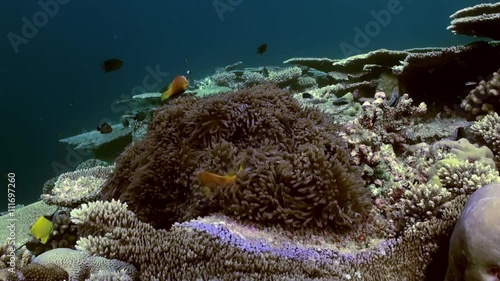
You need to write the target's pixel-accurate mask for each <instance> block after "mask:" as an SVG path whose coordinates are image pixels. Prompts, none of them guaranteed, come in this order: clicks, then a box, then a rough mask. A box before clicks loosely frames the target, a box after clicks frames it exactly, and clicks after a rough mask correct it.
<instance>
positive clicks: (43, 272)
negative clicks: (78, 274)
mask: <svg viewBox="0 0 500 281" xmlns="http://www.w3.org/2000/svg"><path fill="white" fill-rule="evenodd" d="M21 273H22V277H21V278H20V279H21V280H30V281H66V280H68V278H69V276H68V273H67V272H66V271H65V270H64V269H62V268H61V267H59V266H58V265H56V264H53V263H48V264H46V265H40V264H36V263H31V264H28V265H26V266H24V267H23V268H22V269H21ZM23 278H25V279H23Z"/></svg>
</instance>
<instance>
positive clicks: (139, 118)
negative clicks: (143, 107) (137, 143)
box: [134, 111, 146, 121]
mask: <svg viewBox="0 0 500 281" xmlns="http://www.w3.org/2000/svg"><path fill="white" fill-rule="evenodd" d="M144 119H146V113H145V112H144V111H141V112H139V113H137V114H136V115H134V120H135V121H142V120H144Z"/></svg>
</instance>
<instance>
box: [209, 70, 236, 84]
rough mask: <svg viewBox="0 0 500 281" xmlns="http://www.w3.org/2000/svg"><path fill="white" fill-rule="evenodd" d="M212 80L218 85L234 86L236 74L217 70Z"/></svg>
mask: <svg viewBox="0 0 500 281" xmlns="http://www.w3.org/2000/svg"><path fill="white" fill-rule="evenodd" d="M212 80H213V81H214V83H215V84H216V85H218V86H224V87H234V84H235V80H236V74H234V73H231V72H225V71H222V72H216V73H215V74H214V75H212Z"/></svg>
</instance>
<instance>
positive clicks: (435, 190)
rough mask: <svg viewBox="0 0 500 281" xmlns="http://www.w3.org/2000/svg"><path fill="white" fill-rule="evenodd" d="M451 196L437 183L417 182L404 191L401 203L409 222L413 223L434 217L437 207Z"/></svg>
mask: <svg viewBox="0 0 500 281" xmlns="http://www.w3.org/2000/svg"><path fill="white" fill-rule="evenodd" d="M451 198H452V196H451V193H450V192H449V191H448V190H446V189H445V188H443V187H441V186H439V185H437V184H428V185H426V184H418V185H412V186H410V189H408V190H406V191H405V193H404V195H403V197H402V198H401V204H402V209H403V212H404V215H405V216H406V218H409V221H410V222H409V223H410V224H414V222H416V221H425V220H429V219H431V218H432V217H435V216H436V215H437V213H438V209H439V208H440V207H441V206H442V205H443V204H444V203H446V202H448V201H450V199H451Z"/></svg>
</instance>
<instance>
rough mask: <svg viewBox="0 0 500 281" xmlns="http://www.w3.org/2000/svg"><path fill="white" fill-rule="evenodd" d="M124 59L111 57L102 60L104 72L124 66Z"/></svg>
mask: <svg viewBox="0 0 500 281" xmlns="http://www.w3.org/2000/svg"><path fill="white" fill-rule="evenodd" d="M122 65H123V61H122V60H121V59H109V60H105V61H103V62H102V64H101V67H102V70H104V72H110V71H115V70H118V69H120V68H121V67H122Z"/></svg>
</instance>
